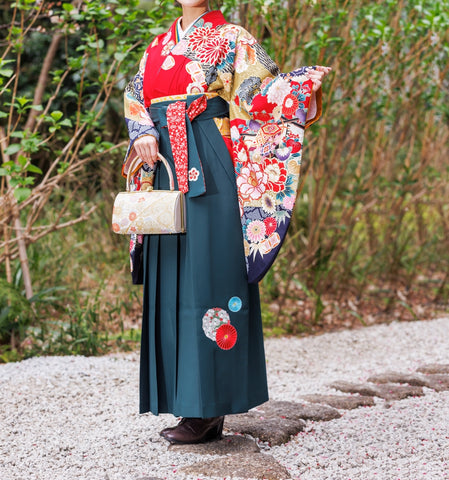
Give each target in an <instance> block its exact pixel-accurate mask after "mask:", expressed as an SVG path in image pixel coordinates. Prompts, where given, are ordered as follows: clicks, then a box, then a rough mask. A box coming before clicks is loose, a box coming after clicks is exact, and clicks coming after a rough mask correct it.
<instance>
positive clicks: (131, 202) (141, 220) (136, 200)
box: [112, 153, 185, 235]
mask: <svg viewBox="0 0 449 480" xmlns="http://www.w3.org/2000/svg"><path fill="white" fill-rule="evenodd" d="M158 157H159V158H160V160H161V161H162V163H163V164H164V166H165V168H166V170H167V173H168V177H169V180H170V190H153V189H152V187H151V186H147V188H148V189H147V190H139V191H135V192H131V191H130V188H129V183H130V178H131V172H133V171H134V169H135V167H136V165H137V163H138V162H141V160H140V159H139V158H136V159H135V160H134V162H133V163H132V164H131V165H130V166H129V170H128V175H127V178H126V192H120V193H119V194H118V195H117V196H116V197H115V200H114V208H113V210H112V230H113V231H114V232H115V233H120V234H124V235H126V234H133V233H135V234H157V235H160V234H166V233H184V232H185V201H184V194H183V193H182V192H180V191H178V190H175V189H174V185H175V183H174V180H173V173H172V170H171V168H170V165H169V164H168V162H167V160H166V159H165V158H164V157H163V156H162V155H161V154H160V153H158Z"/></svg>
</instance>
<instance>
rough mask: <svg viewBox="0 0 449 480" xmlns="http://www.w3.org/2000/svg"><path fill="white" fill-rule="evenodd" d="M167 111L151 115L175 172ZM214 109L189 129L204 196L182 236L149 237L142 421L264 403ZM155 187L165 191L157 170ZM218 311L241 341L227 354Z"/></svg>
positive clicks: (256, 331) (254, 293)
mask: <svg viewBox="0 0 449 480" xmlns="http://www.w3.org/2000/svg"><path fill="white" fill-rule="evenodd" d="M194 98H195V97H193V98H192V99H190V100H188V101H187V104H189V102H191V101H193V99H194ZM219 102H221V103H219ZM168 103H170V102H164V103H160V104H157V105H156V106H157V109H159V110H158V111H156V110H153V106H152V107H151V116H152V118H153V121H154V122H155V125H156V128H157V129H158V131H159V133H160V145H159V150H160V152H161V153H162V155H164V156H165V157H166V158H167V160H168V161H169V163H170V165H171V167H172V170H173V172H174V171H175V167H174V162H173V154H172V150H171V146H170V140H169V136H168V130H167V128H166V124H164V115H163V109H164V107H166V105H167V104H168ZM217 108H218V109H217ZM161 109H162V110H161ZM211 110H213V115H214V116H215V117H219V116H224V115H225V114H226V111H227V104H226V102H224V101H223V100H221V99H220V98H214V99H212V100H209V102H208V107H207V110H206V111H205V112H204V113H203V114H201V115H199V116H198V117H196V118H195V119H193V120H192V122H191V129H190V138H189V142H191V141H195V143H196V148H197V150H198V154H199V158H200V160H201V165H202V170H203V175H204V181H205V185H206V193H205V194H203V195H201V196H196V197H193V196H191V194H190V192H189V193H187V194H186V197H185V198H186V233H185V234H179V235H146V236H145V238H144V244H143V262H144V265H143V267H144V299H143V322H142V343H141V365H140V412H141V413H144V412H148V411H151V412H152V413H153V414H155V415H157V414H159V413H172V414H174V415H176V416H182V417H202V418H207V417H215V416H220V415H226V414H231V413H241V412H246V411H248V410H249V409H250V408H252V407H254V406H257V405H259V404H261V403H263V402H265V401H266V400H267V399H268V391H267V381H266V368H265V354H264V345H263V334H262V322H261V314H260V302H259V291H258V286H257V284H248V281H247V273H246V265H245V256H244V247H243V240H242V227H241V223H240V215H239V207H238V200H237V189H236V183H235V173H234V170H233V164H232V160H231V157H230V155H229V151H228V149H227V147H226V144H225V142H224V140H223V137H222V136H221V134H220V132H219V130H218V128H217V127H216V125H215V122H214V120H213V118H212V117H211ZM218 110H221V113H220V112H218ZM158 112H159V113H158ZM161 112H162V113H161ZM187 121H188V120H187ZM189 123H190V122H189ZM189 128H190V126H189ZM192 132H193V136H194V139H192ZM154 185H155V188H157V189H168V175H167V173H166V172H165V169H164V168H161V166H159V168H158V169H157V172H156V175H155V180H154ZM211 309H215V310H211ZM214 312H218V313H219V316H220V319H221V320H223V319H224V321H225V323H226V322H227V323H228V324H231V325H232V326H233V327H234V328H235V332H236V333H237V340H236V342H235V345H234V346H233V347H232V348H229V349H228V350H224V349H222V348H220V346H219V345H218V344H217V342H216V341H215V338H214V336H215V331H216V330H214V329H213V328H212V327H213V325H214V322H217V317H214ZM212 317H214V319H213V320H212V321H211V318H212ZM215 326H216V325H215ZM231 330H232V329H231Z"/></svg>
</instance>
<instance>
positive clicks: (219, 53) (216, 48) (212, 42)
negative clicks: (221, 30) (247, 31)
mask: <svg viewBox="0 0 449 480" xmlns="http://www.w3.org/2000/svg"><path fill="white" fill-rule="evenodd" d="M228 52H229V42H228V40H227V39H226V38H222V37H220V36H218V37H214V38H211V39H209V40H208V42H207V43H204V44H203V45H202V46H201V47H200V48H198V50H196V51H195V53H196V56H197V57H198V58H199V59H200V60H201V61H202V62H204V63H209V64H212V65H216V64H217V63H220V62H221V61H222V60H223V59H224V58H226V55H227V54H228Z"/></svg>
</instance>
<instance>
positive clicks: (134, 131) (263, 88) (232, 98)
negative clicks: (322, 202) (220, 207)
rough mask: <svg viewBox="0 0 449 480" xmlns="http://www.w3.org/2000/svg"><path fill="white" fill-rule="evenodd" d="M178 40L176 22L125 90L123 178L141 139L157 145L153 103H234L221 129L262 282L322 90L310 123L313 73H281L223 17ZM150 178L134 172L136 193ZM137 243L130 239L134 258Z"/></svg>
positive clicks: (251, 259)
mask: <svg viewBox="0 0 449 480" xmlns="http://www.w3.org/2000/svg"><path fill="white" fill-rule="evenodd" d="M178 40H179V39H178V38H177V31H176V22H175V24H173V26H172V27H171V28H170V30H169V31H168V32H167V33H166V34H163V35H160V36H158V37H156V38H155V40H154V41H153V42H152V43H151V45H150V46H149V47H148V49H147V51H146V52H145V55H144V57H143V59H142V62H141V64H140V68H139V72H138V74H137V75H136V76H135V78H134V80H133V81H132V82H131V83H130V84H129V85H128V87H127V89H126V92H125V116H126V121H127V125H128V129H129V135H130V145H129V149H128V152H127V155H126V157H125V161H124V165H123V174H126V172H127V168H128V166H129V164H130V163H131V161H132V160H133V158H134V156H135V152H134V150H133V143H134V141H135V140H136V139H137V138H139V137H140V136H142V135H153V136H155V137H156V138H157V139H158V138H159V137H158V132H157V130H156V129H155V127H154V124H153V122H152V120H151V118H150V117H149V115H148V111H147V109H148V108H149V106H150V104H151V101H152V99H154V98H161V97H164V96H165V95H167V92H169V93H170V95H171V96H173V95H182V94H186V93H187V94H206V95H219V96H220V97H221V98H223V99H224V100H225V101H226V102H228V104H229V122H228V121H227V119H220V121H218V119H217V122H216V123H217V127H218V128H219V130H220V132H221V133H222V135H223V137H224V140H225V142H227V146H228V148H229V150H230V152H231V156H232V159H233V164H234V172H235V182H236V188H237V191H238V202H239V208H240V216H241V224H242V239H243V243H244V252H245V261H246V266H247V273H248V282H249V283H256V282H258V281H259V280H260V279H261V278H262V277H263V276H264V274H265V273H266V271H267V270H268V269H269V267H270V266H271V264H272V263H273V261H274V259H275V258H276V255H277V253H278V252H279V249H280V247H281V245H282V242H283V240H284V238H285V235H286V232H287V229H288V226H289V223H290V218H291V214H292V210H293V208H294V206H295V200H296V194H297V185H298V178H299V173H300V164H301V152H302V142H303V136H304V129H305V127H306V126H308V125H310V124H311V123H313V122H314V121H315V120H316V119H317V118H318V117H319V115H320V109H321V91H318V92H317V96H316V98H317V107H318V108H317V112H315V113H316V115H315V117H314V118H313V119H312V120H310V121H308V122H306V118H307V112H308V109H309V102H310V98H311V93H312V92H311V86H312V82H311V81H310V80H309V79H308V78H307V76H306V73H307V70H308V69H309V68H313V67H302V68H299V69H298V70H295V71H293V72H290V73H287V74H282V73H280V72H279V69H278V67H277V66H276V64H275V63H274V62H273V61H272V60H271V58H270V57H269V56H268V55H267V54H266V52H265V51H264V50H263V49H262V48H261V46H260V45H259V44H258V43H257V41H256V40H255V39H254V37H252V36H251V35H250V34H249V33H248V32H247V31H246V30H244V29H243V28H241V27H239V26H236V25H233V24H229V23H227V22H226V21H225V20H224V18H223V16H222V14H221V12H219V11H215V12H209V13H207V14H206V15H204V16H203V17H201V18H200V19H198V20H197V21H196V22H195V23H194V25H192V26H191V27H190V28H189V30H188V31H187V32H186V34H185V36H184V37H183V38H182V39H181V40H179V41H178ZM155 71H156V72H157V75H152V73H154V72H155ZM145 73H147V74H145ZM155 78H157V81H156V80H154V79H155ZM161 80H162V81H161ZM189 161H190V160H189ZM189 168H190V167H189ZM189 172H190V173H191V174H190V175H189V177H190V178H189V182H190V181H191V180H193V179H194V180H193V181H197V179H198V177H197V173H199V170H198V169H197V168H196V167H195V168H194V170H192V169H190V170H189ZM151 174H152V173H151V171H150V169H148V167H144V168H143V169H142V170H141V172H140V174H139V172H136V176H135V177H134V178H135V186H136V188H139V187H140V184H141V183H144V182H145V181H146V180H145V179H147V178H149V177H150V178H151ZM205 188H206V190H207V185H206V186H205ZM138 243H139V239H138V238H133V239H132V241H131V244H132V246H131V254H133V252H134V251H135V250H134V249H135V246H136V245H138Z"/></svg>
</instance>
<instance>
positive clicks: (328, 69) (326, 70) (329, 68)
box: [316, 65, 332, 76]
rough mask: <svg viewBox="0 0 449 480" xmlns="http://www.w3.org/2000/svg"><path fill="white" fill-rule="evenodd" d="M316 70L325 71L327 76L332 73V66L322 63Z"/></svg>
mask: <svg viewBox="0 0 449 480" xmlns="http://www.w3.org/2000/svg"><path fill="white" fill-rule="evenodd" d="M316 70H318V71H319V72H323V73H324V75H325V76H326V75H328V74H329V73H330V71H331V70H332V67H324V66H322V65H317V66H316Z"/></svg>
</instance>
